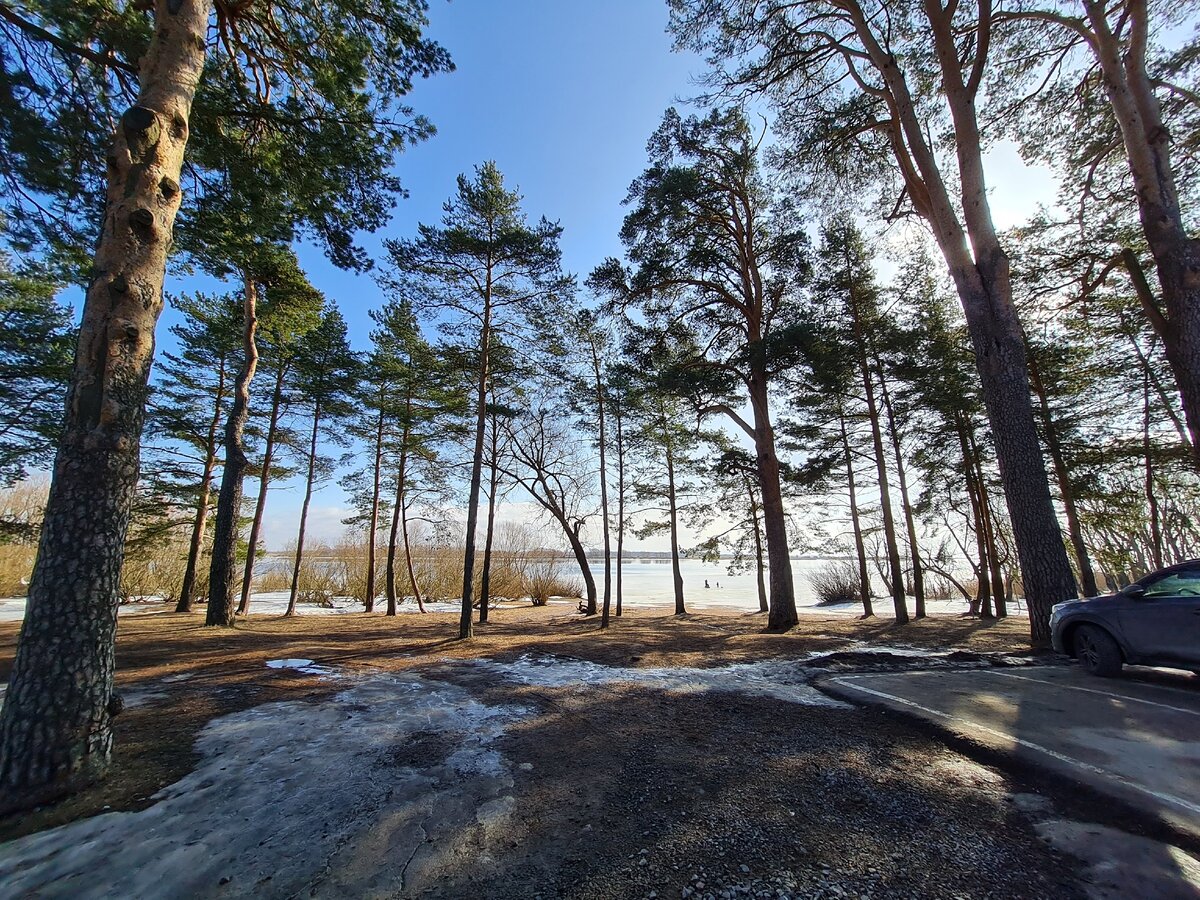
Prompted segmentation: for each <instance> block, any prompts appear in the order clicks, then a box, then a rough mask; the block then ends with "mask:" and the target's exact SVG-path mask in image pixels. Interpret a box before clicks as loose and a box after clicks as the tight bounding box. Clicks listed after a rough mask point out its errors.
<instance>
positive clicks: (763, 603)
mask: <svg viewBox="0 0 1200 900" xmlns="http://www.w3.org/2000/svg"><path fill="white" fill-rule="evenodd" d="M746 493H747V494H749V496H750V518H751V520H752V522H753V524H754V575H755V578H756V580H757V581H758V611H759V612H767V611H768V610H769V609H770V607H769V606H768V605H767V581H766V578H765V577H764V572H763V542H762V532H761V531H760V530H759V525H758V498H757V497H756V496H755V495H754V482H752V481H751V480H750V479H749V478H748V477H747V478H746Z"/></svg>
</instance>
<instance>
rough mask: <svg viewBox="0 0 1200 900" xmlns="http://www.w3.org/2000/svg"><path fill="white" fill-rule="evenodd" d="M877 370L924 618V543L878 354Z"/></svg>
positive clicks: (918, 614)
mask: <svg viewBox="0 0 1200 900" xmlns="http://www.w3.org/2000/svg"><path fill="white" fill-rule="evenodd" d="M875 369H876V371H877V372H878V373H879V388H880V393H881V394H882V398H883V409H884V412H885V413H886V415H887V426H888V434H889V435H890V436H891V439H892V453H893V455H894V458H895V460H896V480H897V481H898V482H899V483H900V508H901V510H902V511H903V513H904V527H905V530H906V531H907V532H908V546H909V556H910V558H911V559H912V579H913V605H914V618H917V619H923V618H925V570H924V566H923V565H922V563H921V546H920V544H919V543H918V542H917V520H916V516H914V515H913V508H912V502H911V501H910V499H909V494H908V476H907V474H906V473H905V468H904V454H903V453H901V452H900V430H899V427H898V425H897V423H896V411H895V409H893V407H892V397H891V394H890V392H889V391H888V387H887V379H885V378H884V377H883V366H882V365H881V364H880V362H879V359H878V357H877V358H876V360H875Z"/></svg>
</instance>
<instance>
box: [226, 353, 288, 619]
mask: <svg viewBox="0 0 1200 900" xmlns="http://www.w3.org/2000/svg"><path fill="white" fill-rule="evenodd" d="M287 368H288V367H287V363H286V362H285V361H284V360H280V361H279V369H278V371H276V373H275V388H274V390H273V391H272V392H271V420H270V422H268V424H267V437H266V441H265V442H264V444H263V462H262V471H261V472H259V474H258V496H257V497H256V498H255V500H254V519H253V520H252V521H251V523H250V537H249V538H247V539H246V565H245V568H244V569H243V571H242V596H241V599H240V600H239V601H238V608H237V614H238V615H239V616H244V615H246V613H247V612H249V611H250V591H251V590H252V589H253V586H254V563H255V562H256V559H257V556H258V537H259V535H260V534H261V533H262V520H263V514H264V513H265V512H266V509H267V489H268V488H269V487H270V486H271V466H272V465H273V464H274V462H275V446H276V443H277V442H278V439H279V417H280V414H281V412H282V409H283V382H284V378H285V377H286V375H287Z"/></svg>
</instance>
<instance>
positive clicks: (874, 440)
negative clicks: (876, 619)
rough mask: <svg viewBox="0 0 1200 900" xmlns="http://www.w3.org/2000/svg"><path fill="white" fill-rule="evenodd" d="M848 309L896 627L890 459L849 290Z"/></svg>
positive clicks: (900, 596)
mask: <svg viewBox="0 0 1200 900" xmlns="http://www.w3.org/2000/svg"><path fill="white" fill-rule="evenodd" d="M847 300H848V301H849V302H848V303H847V306H848V307H849V310H850V319H851V322H852V323H853V328H854V343H855V347H856V349H857V350H858V369H859V374H860V376H861V377H862V385H863V397H864V398H865V399H866V401H867V420H868V424H869V425H870V426H871V448H872V450H873V451H874V453H875V474H876V477H877V478H878V479H879V507H880V513H881V514H882V516H883V540H884V547H885V549H886V551H887V560H888V572H889V573H890V574H891V578H890V579H889V581H890V582H891V585H890V586H891V589H892V608H893V610H894V611H895V616H896V624H897V625H903V624H904V623H905V622H907V621H908V603H907V601H906V598H905V596H904V569H903V568H902V567H901V565H900V545H899V544H898V543H897V541H896V520H895V518H894V516H893V515H892V492H891V486H890V485H889V483H888V471H887V457H886V456H885V454H884V450H883V433H882V430H881V429H880V427H879V404H878V402H877V400H876V399H875V380H874V379H873V378H872V377H871V367H870V365H869V363H868V360H867V335H866V329H865V328H864V327H863V322H862V319H861V311H860V310H859V307H858V298H857V297H856V296H855V291H854V289H853V288H851V289H850V292H849V296H848V297H847Z"/></svg>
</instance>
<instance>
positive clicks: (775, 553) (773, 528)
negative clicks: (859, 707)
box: [749, 342, 800, 632]
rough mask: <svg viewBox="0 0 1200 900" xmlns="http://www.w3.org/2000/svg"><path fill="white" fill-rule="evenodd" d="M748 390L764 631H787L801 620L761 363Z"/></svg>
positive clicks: (758, 353)
mask: <svg viewBox="0 0 1200 900" xmlns="http://www.w3.org/2000/svg"><path fill="white" fill-rule="evenodd" d="M756 343H758V342H756ZM752 346H754V345H752ZM751 355H752V358H753V359H755V360H761V359H762V352H761V350H754V349H752V351H751ZM749 388H750V391H749V393H750V405H751V408H752V409H753V411H754V428H753V431H754V452H755V460H756V463H757V468H758V483H759V489H760V490H761V491H762V511H763V535H764V537H765V538H766V544H767V579H768V582H769V583H770V588H771V590H770V611H769V612H768V613H767V630H768V631H777V632H779V631H787V630H788V629H789V628H792V627H793V626H795V625H796V624H797V623H798V622H799V621H800V617H799V615H798V614H797V612H796V589H795V586H794V584H793V582H792V561H791V551H790V549H789V547H788V538H787V513H786V512H785V510H784V508H783V490H782V488H781V486H780V475H779V457H778V455H777V454H776V452H775V428H774V426H773V425H772V424H771V413H770V408H769V406H768V399H767V375H766V372H765V371H764V370H763V367H762V365H761V363H757V364H754V365H752V368H751V375H750V383H749Z"/></svg>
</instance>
